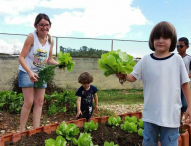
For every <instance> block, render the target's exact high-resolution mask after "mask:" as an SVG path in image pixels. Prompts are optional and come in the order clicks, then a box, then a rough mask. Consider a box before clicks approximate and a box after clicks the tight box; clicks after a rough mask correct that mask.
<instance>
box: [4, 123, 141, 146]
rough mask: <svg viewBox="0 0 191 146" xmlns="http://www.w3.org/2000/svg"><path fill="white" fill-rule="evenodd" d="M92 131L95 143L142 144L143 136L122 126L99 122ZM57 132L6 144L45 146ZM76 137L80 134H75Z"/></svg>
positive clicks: (127, 145) (133, 145)
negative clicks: (96, 127)
mask: <svg viewBox="0 0 191 146" xmlns="http://www.w3.org/2000/svg"><path fill="white" fill-rule="evenodd" d="M80 132H81V133H83V132H84V128H80ZM88 133H91V137H92V142H93V144H94V145H99V146H104V143H105V142H109V143H110V142H114V144H118V145H119V146H142V140H143V137H141V136H139V135H138V133H127V132H125V131H123V130H122V129H121V128H120V126H117V127H115V128H112V127H111V126H109V125H108V124H99V126H98V129H97V130H96V131H92V132H88ZM57 136H58V135H57V134H56V132H55V131H53V132H52V133H51V134H46V133H44V132H41V133H37V134H34V135H32V136H30V137H28V136H24V137H22V138H21V140H19V141H18V142H16V143H13V142H10V141H9V142H6V144H5V146H10V145H11V146H21V145H24V146H29V144H30V145H35V146H45V140H46V139H49V138H52V139H56V138H57ZM75 138H76V139H78V138H79V136H75ZM67 144H68V145H69V146H71V145H73V144H72V143H71V142H70V141H68V142H67Z"/></svg>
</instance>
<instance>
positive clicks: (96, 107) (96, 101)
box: [94, 93, 98, 111]
mask: <svg viewBox="0 0 191 146" xmlns="http://www.w3.org/2000/svg"><path fill="white" fill-rule="evenodd" d="M94 99H95V103H96V105H95V110H96V111H97V110H98V97H97V93H95V94H94Z"/></svg>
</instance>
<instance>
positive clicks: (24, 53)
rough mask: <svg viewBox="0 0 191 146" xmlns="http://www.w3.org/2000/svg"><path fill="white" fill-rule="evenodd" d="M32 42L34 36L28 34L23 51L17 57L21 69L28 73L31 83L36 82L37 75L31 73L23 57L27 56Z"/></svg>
mask: <svg viewBox="0 0 191 146" xmlns="http://www.w3.org/2000/svg"><path fill="white" fill-rule="evenodd" d="M33 42H34V36H33V35H32V34H29V35H28V36H27V38H26V40H25V43H24V46H23V49H22V51H21V53H20V55H19V63H20V64H21V66H22V67H23V69H24V70H25V71H26V72H27V73H28V75H29V77H30V80H31V82H32V83H33V82H34V81H38V75H37V74H35V73H34V72H33V71H31V70H30V69H29V67H28V65H27V63H26V61H25V57H26V56H27V54H28V52H29V50H30V48H31V46H33Z"/></svg>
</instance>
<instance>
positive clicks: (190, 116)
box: [185, 107, 191, 124]
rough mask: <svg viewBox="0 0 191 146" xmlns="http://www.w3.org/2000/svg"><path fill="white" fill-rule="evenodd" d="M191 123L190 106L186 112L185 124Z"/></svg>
mask: <svg viewBox="0 0 191 146" xmlns="http://www.w3.org/2000/svg"><path fill="white" fill-rule="evenodd" d="M190 123H191V108H190V107H188V108H187V110H186V113H185V124H190Z"/></svg>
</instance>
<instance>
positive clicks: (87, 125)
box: [84, 120, 98, 132]
mask: <svg viewBox="0 0 191 146" xmlns="http://www.w3.org/2000/svg"><path fill="white" fill-rule="evenodd" d="M97 129H98V123H94V121H93V120H91V121H90V122H85V123H84V132H88V131H93V130H97Z"/></svg>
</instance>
